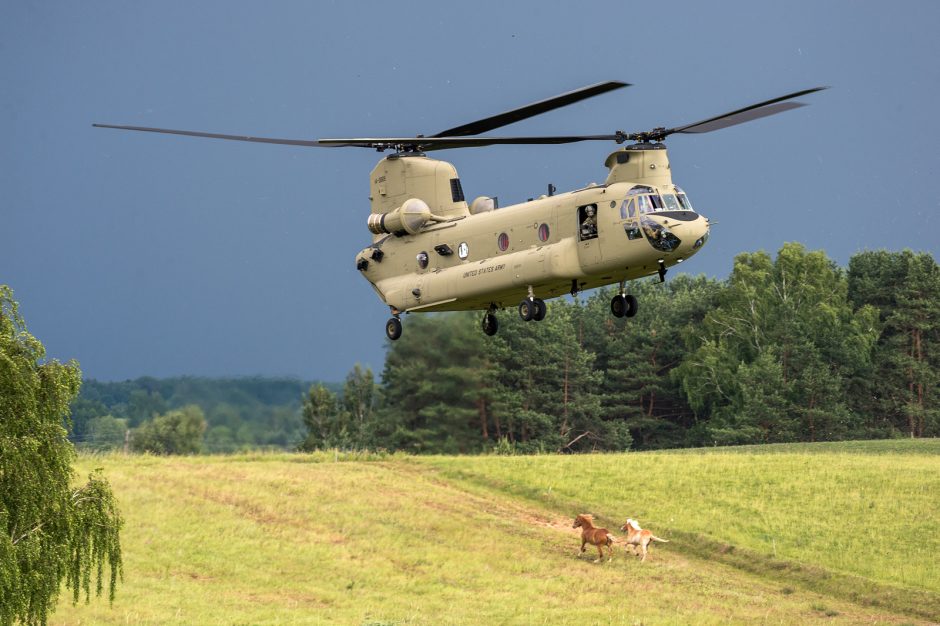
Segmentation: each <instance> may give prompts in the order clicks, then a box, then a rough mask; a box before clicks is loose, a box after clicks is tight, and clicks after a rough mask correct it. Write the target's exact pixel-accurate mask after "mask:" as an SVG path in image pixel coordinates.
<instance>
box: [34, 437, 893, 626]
mask: <svg viewBox="0 0 940 626" xmlns="http://www.w3.org/2000/svg"><path fill="white" fill-rule="evenodd" d="M311 458H316V457H306V456H301V455H280V456H276V457H272V456H259V457H251V456H248V457H238V458H225V457H187V458H154V457H133V456H132V457H120V456H108V457H83V458H81V459H80V466H81V467H80V470H81V471H83V472H87V471H89V470H90V469H91V468H93V467H98V466H101V467H103V468H104V470H105V473H106V475H107V476H108V478H109V479H110V480H111V481H112V484H113V486H114V488H115V491H116V493H117V496H118V499H119V501H120V503H121V507H122V511H123V513H124V515H125V517H126V519H127V525H126V528H125V531H124V535H123V543H124V556H125V581H124V584H123V585H121V587H120V588H119V592H118V597H117V599H116V601H115V603H114V605H113V607H110V608H109V607H108V605H107V602H106V601H102V600H97V601H93V602H92V603H91V604H90V605H84V604H79V605H78V606H72V605H71V604H70V603H69V602H68V601H67V600H65V599H63V601H62V602H60V605H59V608H58V610H57V611H56V613H55V614H54V615H53V618H52V620H51V623H53V624H476V623H511V624H516V623H521V624H634V623H640V622H642V623H644V624H676V623H680V624H687V623H695V624H728V623H741V624H744V623H754V622H762V623H793V624H795V623H805V622H807V621H810V620H816V619H819V618H825V619H827V620H830V621H831V622H833V623H847V624H855V623H905V622H909V621H911V620H910V618H907V617H901V616H898V615H896V614H892V613H891V612H886V611H884V610H877V609H871V608H867V607H861V606H858V605H856V604H853V603H851V602H846V601H843V600H834V599H832V598H829V597H826V596H825V595H821V594H817V593H812V592H809V591H805V590H801V589H793V588H788V587H785V586H781V585H779V584H778V583H777V582H774V581H768V580H764V579H762V578H760V577H757V576H753V575H750V574H747V573H743V572H740V571H738V570H736V569H734V568H729V567H727V566H725V565H722V564H718V563H713V562H710V561H708V560H698V559H695V558H689V557H688V556H685V555H683V554H682V553H681V552H678V551H674V550H670V549H669V547H668V546H666V547H659V546H658V547H657V550H656V551H655V552H654V553H653V555H652V556H651V558H650V560H649V561H648V562H647V563H644V564H640V563H638V562H637V561H636V560H635V559H633V558H631V557H628V556H626V554H625V553H624V551H623V550H622V548H618V550H617V552H616V553H615V557H614V560H613V561H612V562H610V563H602V564H594V563H592V562H591V561H592V560H593V558H594V555H591V553H588V555H589V556H588V557H580V558H579V557H577V556H576V552H577V550H578V548H579V546H580V541H579V538H578V533H577V531H575V530H573V529H571V528H570V526H571V521H572V519H573V516H574V513H575V512H579V511H552V510H551V509H549V508H546V507H544V506H540V505H538V504H533V503H530V502H527V501H525V500H524V499H521V498H518V497H516V496H512V495H503V494H493V493H484V492H482V491H481V490H480V489H479V488H477V487H475V486H472V485H471V486H470V488H469V489H468V488H467V487H466V486H465V485H464V484H463V483H461V482H460V481H453V480H449V479H446V478H444V477H442V475H441V473H440V472H437V471H433V470H432V469H431V468H426V467H425V466H424V465H423V461H415V460H414V459H406V460H399V459H395V460H390V461H380V462H320V463H312V462H305V461H307V460H310V459H311ZM553 458H554V459H555V460H558V461H562V460H564V459H559V458H558V457H553ZM464 460H465V459H460V460H459V461H464ZM494 460H495V461H503V462H508V463H509V464H510V465H514V464H516V463H517V462H518V460H517V459H507V458H503V459H494ZM455 461H457V460H455ZM641 519H642V518H641Z"/></svg>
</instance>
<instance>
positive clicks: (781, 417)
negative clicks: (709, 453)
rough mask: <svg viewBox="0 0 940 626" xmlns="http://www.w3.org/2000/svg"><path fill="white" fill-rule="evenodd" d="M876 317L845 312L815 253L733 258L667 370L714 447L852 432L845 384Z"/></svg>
mask: <svg viewBox="0 0 940 626" xmlns="http://www.w3.org/2000/svg"><path fill="white" fill-rule="evenodd" d="M875 316H876V313H875V311H874V310H873V309H872V308H871V307H862V308H860V309H858V310H854V311H853V309H852V306H851V304H850V303H849V302H848V299H847V282H846V279H845V276H844V274H843V272H842V271H841V270H839V268H838V267H836V266H835V264H834V263H832V261H830V260H829V259H828V258H827V257H826V256H825V254H824V253H822V252H807V251H806V250H805V249H804V248H803V247H802V246H801V245H799V244H786V245H785V246H784V247H783V248H782V249H781V250H780V252H779V253H778V255H777V259H776V260H771V258H770V256H769V255H767V254H766V253H763V252H758V253H754V254H742V255H739V256H738V257H737V258H736V259H735V266H734V271H733V272H732V275H731V278H730V280H729V281H728V284H727V287H726V288H725V289H723V290H722V291H721V293H720V295H719V297H718V301H717V304H716V306H715V307H714V309H713V310H712V311H711V312H709V313H708V314H707V315H706V316H705V318H704V320H703V323H702V326H701V328H699V329H696V330H695V331H694V333H690V334H689V344H690V348H691V351H690V353H689V354H688V356H687V357H686V358H685V359H684V361H683V363H682V365H681V366H680V367H679V368H677V371H676V374H675V375H676V376H677V379H678V380H680V381H681V383H682V386H683V389H685V391H686V394H687V395H688V398H689V401H690V403H691V405H692V407H693V408H695V409H696V411H698V412H699V413H700V414H704V415H706V416H710V418H711V419H710V423H709V425H708V426H707V429H706V430H707V433H708V435H707V437H708V438H710V439H711V441H712V442H714V443H718V444H722V443H756V442H764V443H768V442H777V441H795V440H799V441H818V440H826V439H839V438H843V437H845V436H847V435H849V434H851V433H853V432H856V431H857V430H858V425H857V424H856V423H854V421H853V416H852V415H851V414H850V412H849V410H848V408H847V406H846V396H845V380H846V379H847V378H851V377H853V376H855V375H856V374H857V373H858V372H859V371H860V370H861V369H864V368H865V367H866V365H867V363H868V362H869V360H870V353H871V349H872V346H873V345H874V342H875V340H876V339H877V332H876V331H875V330H874V328H875V321H876V320H875Z"/></svg>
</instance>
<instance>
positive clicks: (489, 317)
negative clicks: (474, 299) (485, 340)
mask: <svg viewBox="0 0 940 626" xmlns="http://www.w3.org/2000/svg"><path fill="white" fill-rule="evenodd" d="M497 330H499V320H497V319H496V316H495V315H493V314H492V313H489V312H488V313H486V314H484V315H483V332H484V333H486V334H487V335H489V336H490V337H492V336H493V335H495V334H496V331H497Z"/></svg>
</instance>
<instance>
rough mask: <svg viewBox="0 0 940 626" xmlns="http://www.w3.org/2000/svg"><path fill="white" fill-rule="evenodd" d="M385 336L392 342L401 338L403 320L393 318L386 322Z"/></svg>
mask: <svg viewBox="0 0 940 626" xmlns="http://www.w3.org/2000/svg"><path fill="white" fill-rule="evenodd" d="M385 334H386V335H388V338H389V339H391V340H392V341H395V340H396V339H398V338H399V337H401V320H400V319H398V318H397V317H391V318H389V320H388V321H387V322H385Z"/></svg>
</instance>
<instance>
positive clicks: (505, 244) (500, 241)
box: [496, 233, 509, 252]
mask: <svg viewBox="0 0 940 626" xmlns="http://www.w3.org/2000/svg"><path fill="white" fill-rule="evenodd" d="M496 245H497V246H499V251H500V252H505V251H506V250H508V249H509V235H507V234H506V233H500V234H499V237H497V238H496Z"/></svg>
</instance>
